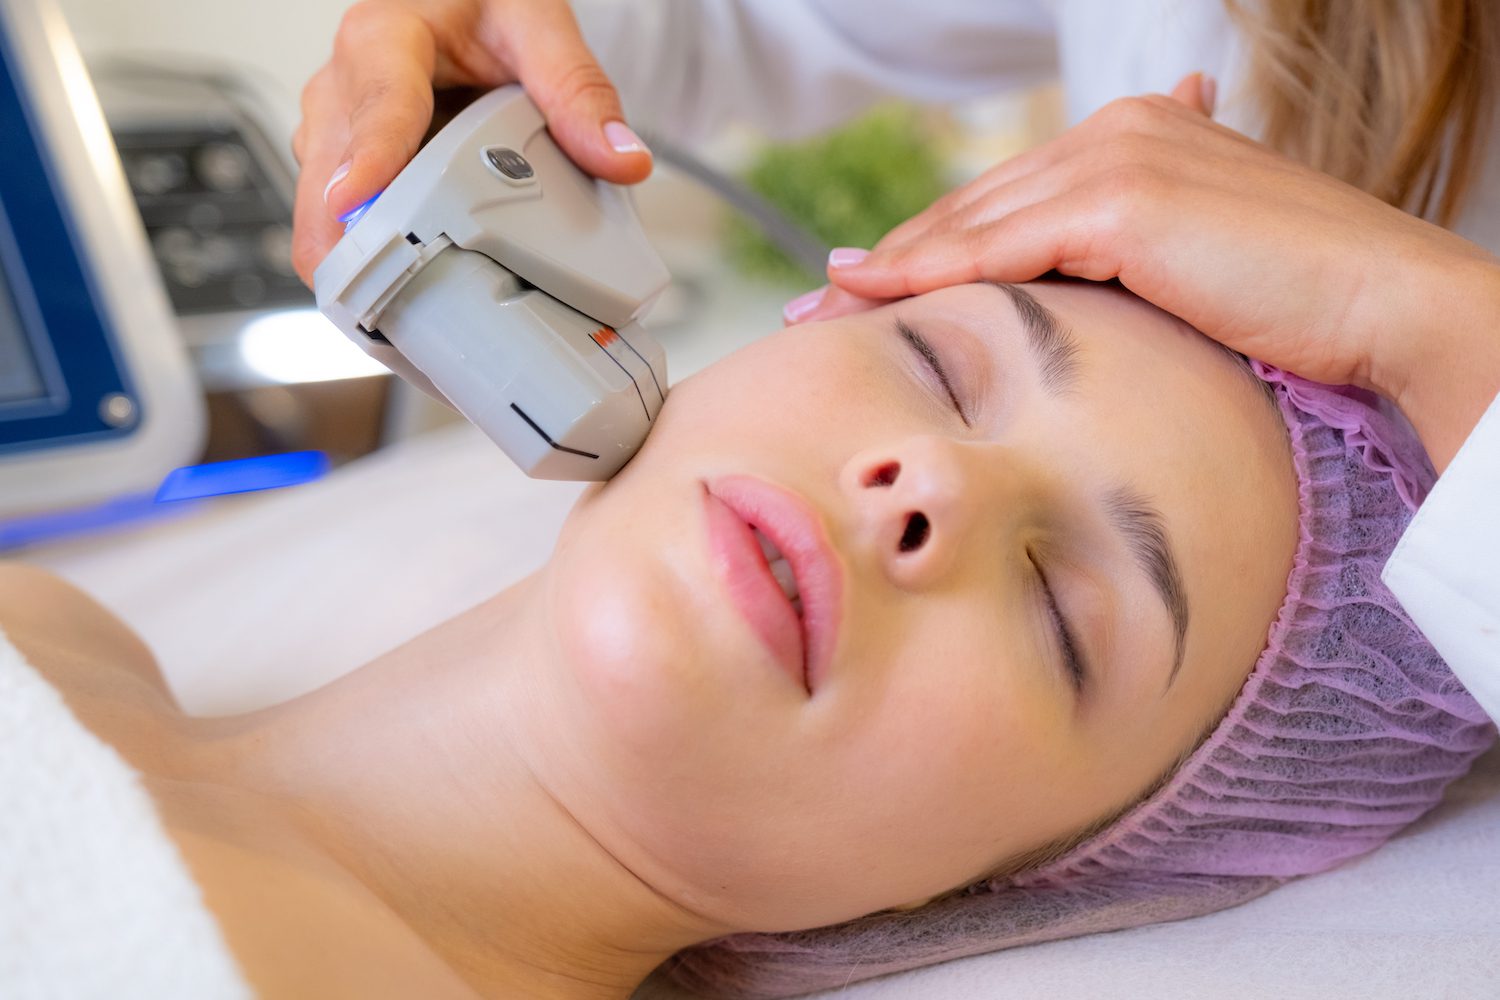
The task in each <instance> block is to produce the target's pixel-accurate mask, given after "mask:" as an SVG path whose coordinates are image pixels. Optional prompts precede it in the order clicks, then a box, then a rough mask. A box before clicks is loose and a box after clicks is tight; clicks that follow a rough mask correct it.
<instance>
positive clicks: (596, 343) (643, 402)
mask: <svg viewBox="0 0 1500 1000" xmlns="http://www.w3.org/2000/svg"><path fill="white" fill-rule="evenodd" d="M615 339H616V340H619V339H621V338H620V335H619V334H618V333H616V334H615ZM589 340H593V341H594V346H595V347H597V348H599V350H601V351H603V352H604V356H605V357H606V358H608V359H609V360H611V361H613V362H614V363H615V367H616V368H618V369H620V371H622V372H624V373H625V377H626V378H628V379H630V387H631V388H632V389H634V390H635V398H636V399H639V400H640V401H641V412H642V413H644V414H645V415H646V423H648V424H649V423H650V422H651V410H650V409H649V408H648V407H647V406H646V397H645V396H642V395H641V387H640V386H639V385H637V384H636V381H635V376H634V375H632V374H630V369H628V368H626V367H625V366H624V365H622V364H620V359H619V358H617V357H615V356H614V355H613V354H611V353H609V349H608V348H606V347H605V346H604V345H603V344H601V343H599V341H597V340H594V338H593V337H590V338H589ZM625 346H626V347H630V345H629V344H626V345H625ZM636 357H640V355H639V354H637V355H636ZM646 368H647V370H649V369H650V368H651V366H650V365H647V366H646ZM651 377H652V378H655V377H656V376H655V375H653V376H651Z"/></svg>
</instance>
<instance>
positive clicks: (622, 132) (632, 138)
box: [604, 122, 651, 156]
mask: <svg viewBox="0 0 1500 1000" xmlns="http://www.w3.org/2000/svg"><path fill="white" fill-rule="evenodd" d="M604 141H605V142H607V143H609V148H610V149H613V150H614V151H615V152H616V153H645V154H646V155H647V156H650V155H651V150H649V149H647V148H646V144H645V143H644V142H642V141H641V137H640V136H638V135H636V134H635V133H634V132H632V131H631V130H630V126H629V125H626V124H625V123H624V122H605V123H604Z"/></svg>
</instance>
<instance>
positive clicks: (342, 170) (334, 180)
mask: <svg viewBox="0 0 1500 1000" xmlns="http://www.w3.org/2000/svg"><path fill="white" fill-rule="evenodd" d="M352 166H354V161H353V160H345V161H344V162H343V163H340V164H339V168H338V169H337V170H335V171H334V172H333V176H332V177H330V178H328V184H327V186H326V187H324V188H323V204H325V205H326V204H328V196H329V194H331V193H332V192H333V189H334V188H335V187H337V186H338V183H339V181H341V180H343V179H344V178H345V177H348V176H349V168H350V167H352Z"/></svg>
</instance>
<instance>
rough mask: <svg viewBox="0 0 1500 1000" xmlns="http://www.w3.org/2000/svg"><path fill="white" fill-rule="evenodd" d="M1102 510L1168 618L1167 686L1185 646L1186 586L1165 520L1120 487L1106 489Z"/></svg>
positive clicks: (1143, 499)
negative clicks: (1171, 648) (1171, 647)
mask: <svg viewBox="0 0 1500 1000" xmlns="http://www.w3.org/2000/svg"><path fill="white" fill-rule="evenodd" d="M1104 509H1105V512H1106V513H1107V514H1108V516H1109V521H1110V523H1111V524H1112V525H1114V527H1115V530H1116V531H1118V532H1119V533H1120V534H1121V536H1123V537H1124V539H1125V544H1126V547H1127V548H1129V549H1130V554H1131V555H1132V556H1134V557H1135V561H1136V565H1137V566H1139V567H1140V568H1141V571H1142V572H1143V573H1145V574H1146V577H1147V579H1149V580H1150V581H1151V586H1152V587H1153V588H1154V589H1155V590H1156V593H1157V596H1159V597H1160V598H1161V602H1162V604H1164V605H1165V606H1166V609H1167V615H1168V616H1169V617H1170V618H1171V619H1172V639H1173V644H1174V652H1173V655H1172V671H1171V673H1169V674H1168V675H1167V684H1166V687H1167V688H1170V687H1171V686H1172V682H1173V681H1175V680H1176V679H1177V672H1178V671H1179V670H1181V669H1182V658H1183V653H1184V651H1185V648H1186V645H1187V628H1188V600H1187V589H1186V588H1185V587H1184V586H1183V585H1182V571H1181V570H1180V569H1179V568H1178V565H1177V559H1176V557H1175V556H1174V555H1173V554H1172V543H1171V539H1170V538H1169V537H1168V536H1167V520H1166V518H1164V517H1162V515H1161V511H1160V510H1159V509H1157V507H1156V505H1155V504H1153V503H1152V502H1151V501H1150V500H1149V499H1147V498H1146V497H1144V496H1142V495H1141V494H1139V493H1137V492H1135V491H1134V490H1131V489H1127V488H1124V487H1120V488H1116V489H1114V490H1111V491H1110V493H1109V494H1108V496H1107V497H1106V499H1105V502H1104ZM1165 690H1166V689H1163V691H1164V692H1165Z"/></svg>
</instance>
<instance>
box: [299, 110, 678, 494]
mask: <svg viewBox="0 0 1500 1000" xmlns="http://www.w3.org/2000/svg"><path fill="white" fill-rule="evenodd" d="M669 280H670V276H669V275H668V273H667V270H666V267H665V266H664V265H663V264H662V262H661V259H660V258H659V257H658V256H657V255H656V252H655V251H654V250H653V249H652V247H651V245H650V243H649V242H648V241H647V239H646V237H645V234H644V233H643V232H642V231H641V228H640V223H639V221H638V220H637V218H636V215H635V209H634V206H633V205H632V203H631V200H630V196H629V193H628V192H627V191H626V190H625V189H623V188H619V187H616V186H615V185H613V184H609V183H606V182H604V181H599V180H595V179H594V178H592V177H589V176H588V175H587V174H585V173H584V172H583V171H582V170H580V169H579V168H578V167H577V166H575V165H574V163H573V162H572V161H571V160H570V159H569V158H568V156H567V155H566V154H565V153H564V152H563V150H562V149H561V148H559V146H558V144H556V143H554V142H553V140H552V138H551V136H550V134H549V132H548V126H547V122H546V120H545V119H544V118H543V116H542V113H541V111H540V110H539V108H538V107H537V106H536V105H535V104H534V103H532V101H531V100H530V99H529V98H528V97H527V95H526V93H525V92H523V91H522V90H521V88H520V87H518V86H508V87H502V88H500V89H499V90H495V91H493V92H491V93H489V94H487V95H485V96H484V97H482V98H481V99H480V100H478V101H477V102H475V103H474V104H472V105H470V106H469V107H468V108H466V109H465V110H464V111H462V112H461V113H460V114H459V115H458V116H457V117H456V118H454V119H453V121H452V122H450V123H449V124H448V125H447V126H446V127H445V128H444V129H443V130H442V131H441V132H439V133H438V135H437V136H436V137H435V138H434V139H433V140H432V141H431V142H429V143H428V144H427V145H426V146H425V147H424V148H423V149H422V151H421V152H420V153H418V154H417V156H416V157H415V158H414V159H413V160H412V161H411V163H410V164H408V165H407V166H406V168H405V169H404V170H402V171H401V173H400V175H399V176H397V177H396V179H395V180H394V181H392V182H391V184H390V186H389V187H387V188H386V189H385V191H384V192H382V193H381V194H380V195H379V196H378V197H377V198H375V199H374V200H373V202H372V203H370V204H369V205H368V206H366V207H365V208H364V210H363V211H362V212H361V213H359V215H358V216H357V217H356V218H354V219H352V220H351V221H350V223H349V225H348V231H347V232H346V233H345V234H344V235H343V237H342V238H341V239H340V240H339V241H338V243H337V244H336V245H335V246H334V247H333V249H332V250H331V251H330V252H329V254H328V256H327V257H326V258H325V259H324V260H323V262H322V263H321V264H320V265H319V266H318V268H317V271H316V274H315V277H314V287H315V291H316V293H317V298H318V307H319V309H321V310H322V311H323V313H324V314H325V315H327V316H328V317H329V318H330V319H332V320H333V322H334V323H335V324H336V325H337V326H338V327H339V329H341V330H343V331H344V333H345V334H346V335H348V336H349V337H350V338H351V339H353V340H354V341H355V343H357V344H359V345H360V347H362V348H363V349H364V350H365V351H366V352H367V353H369V354H370V355H372V356H373V357H375V358H377V359H378V360H380V361H381V362H383V363H384V364H385V365H387V366H388V367H390V368H391V369H392V370H394V371H395V372H397V373H398V374H400V375H401V376H402V377H403V378H405V379H406V380H407V381H409V382H411V383H412V384H414V385H416V386H417V387H419V388H421V389H423V390H424V391H426V392H427V393H429V394H431V395H432V396H434V397H436V398H437V399H439V400H441V401H442V402H445V403H447V404H449V405H451V406H452V407H453V408H454V409H456V410H458V411H459V412H460V413H462V414H463V415H464V416H465V417H467V418H468V419H469V420H470V421H472V422H473V423H474V424H476V425H477V426H478V427H479V428H480V429H481V430H483V431H484V432H485V433H486V434H487V435H489V437H490V438H491V439H492V440H493V441H495V443H497V444H499V445H500V447H501V448H502V449H503V450H504V451H505V453H506V454H507V455H509V456H510V457H511V458H512V459H513V460H515V462H516V463H517V464H518V465H519V466H520V467H521V469H522V470H523V471H525V472H526V473H527V475H530V476H534V477H537V478H541V479H574V480H604V479H608V478H609V477H611V476H613V475H614V474H615V473H616V472H617V471H619V469H620V468H621V467H622V466H623V465H624V464H625V463H626V462H627V461H629V459H630V457H631V456H632V455H634V454H635V452H636V450H637V449H638V448H639V447H640V445H641V443H642V442H643V441H644V440H645V438H646V434H647V432H648V431H649V430H650V427H651V422H652V421H653V420H654V419H655V418H656V414H657V412H658V411H659V410H660V409H661V405H662V401H663V400H664V398H665V394H666V388H667V372H666V356H665V354H664V353H663V351H662V349H661V347H660V346H659V345H658V344H657V343H656V342H655V341H654V340H653V339H652V338H651V337H650V336H649V335H648V334H647V333H646V332H645V330H644V329H643V328H642V327H641V326H640V324H639V318H640V316H641V315H642V314H643V313H644V312H645V310H646V309H647V308H648V307H649V306H650V304H651V303H652V302H653V301H654V300H655V298H656V296H657V295H658V294H659V293H660V292H661V291H662V289H663V288H665V287H666V285H667V282H668V281H669Z"/></svg>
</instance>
